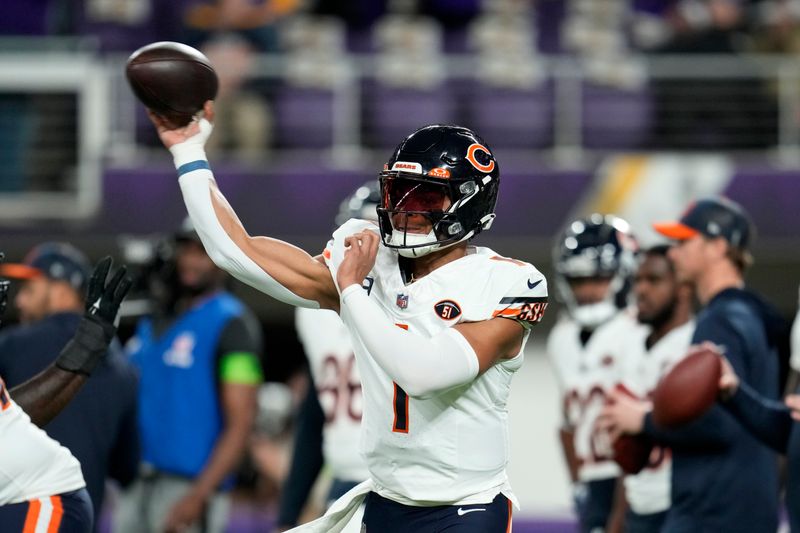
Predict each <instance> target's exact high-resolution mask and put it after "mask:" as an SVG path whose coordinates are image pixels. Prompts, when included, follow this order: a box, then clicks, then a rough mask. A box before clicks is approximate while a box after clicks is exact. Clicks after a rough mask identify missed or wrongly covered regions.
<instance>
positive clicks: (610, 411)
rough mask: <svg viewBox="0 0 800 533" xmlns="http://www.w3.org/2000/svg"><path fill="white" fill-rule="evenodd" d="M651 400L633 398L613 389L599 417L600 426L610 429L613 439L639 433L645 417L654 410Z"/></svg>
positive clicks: (598, 423)
mask: <svg viewBox="0 0 800 533" xmlns="http://www.w3.org/2000/svg"><path fill="white" fill-rule="evenodd" d="M652 408H653V407H652V405H651V404H650V403H649V402H644V401H642V400H637V399H635V398H631V397H630V396H628V395H627V394H624V393H623V392H620V391H618V390H616V389H615V390H612V391H611V392H610V393H609V395H608V402H607V403H606V405H605V407H603V410H602V411H601V412H600V416H599V417H598V418H597V425H598V427H599V428H601V429H603V430H605V431H608V432H609V434H610V435H611V438H612V440H617V439H618V438H619V436H620V435H623V434H627V435H638V434H639V433H641V432H642V429H643V427H644V417H645V415H646V414H647V413H648V412H649V411H650V410H652Z"/></svg>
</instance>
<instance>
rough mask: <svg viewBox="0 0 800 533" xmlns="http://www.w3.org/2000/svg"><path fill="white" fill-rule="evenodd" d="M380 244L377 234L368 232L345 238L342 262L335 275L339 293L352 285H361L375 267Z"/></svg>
mask: <svg viewBox="0 0 800 533" xmlns="http://www.w3.org/2000/svg"><path fill="white" fill-rule="evenodd" d="M380 242H381V241H380V237H379V236H378V234H377V233H375V232H374V231H369V230H364V231H361V232H359V233H354V234H353V235H351V236H349V237H347V238H345V240H344V245H345V253H344V260H343V261H342V264H341V265H339V271H338V272H337V274H336V283H338V285H339V290H340V291H342V290H344V289H345V288H346V287H349V286H350V285H353V284H356V285H361V283H362V282H363V281H364V278H366V277H367V274H369V272H370V270H372V267H373V266H375V258H376V257H377V256H378V246H380Z"/></svg>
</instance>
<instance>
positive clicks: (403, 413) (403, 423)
mask: <svg viewBox="0 0 800 533" xmlns="http://www.w3.org/2000/svg"><path fill="white" fill-rule="evenodd" d="M395 325H396V326H397V327H398V328H402V329H404V330H406V331H407V330H408V324H395ZM392 386H393V387H394V401H393V402H392V405H394V423H393V424H392V431H393V432H394V433H408V394H406V391H404V390H403V389H402V388H401V387H400V385H398V384H397V383H395V382H394V381H392Z"/></svg>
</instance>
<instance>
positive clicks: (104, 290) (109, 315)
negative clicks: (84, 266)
mask: <svg viewBox="0 0 800 533" xmlns="http://www.w3.org/2000/svg"><path fill="white" fill-rule="evenodd" d="M111 263H112V260H111V258H110V257H104V258H103V259H101V260H100V262H99V263H97V266H96V267H95V268H94V272H92V277H91V278H90V280H89V289H88V291H87V294H86V313H84V315H83V318H82V319H81V321H80V323H79V324H78V329H77V331H76V332H75V335H74V336H73V337H72V339H71V340H70V341H69V342H68V343H67V345H66V346H65V347H64V349H63V350H62V351H61V354H60V355H59V356H58V359H56V366H58V367H59V368H61V369H63V370H67V371H69V372H77V373H79V374H85V375H87V376H88V375H90V374H91V373H92V371H93V370H94V369H95V367H96V366H97V364H98V363H99V362H100V358H101V357H102V356H103V355H104V354H105V353H106V350H107V349H108V345H109V344H110V343H111V340H112V339H113V338H114V334H115V333H116V332H117V327H116V325H115V321H116V319H117V312H118V311H119V306H120V304H121V303H122V300H123V298H125V295H126V294H127V293H128V290H129V289H130V288H131V284H132V280H131V278H129V277H128V276H126V275H125V273H126V272H127V269H126V268H125V266H124V265H123V266H121V267H119V268H118V269H117V271H116V272H115V273H114V276H113V277H112V278H111V281H109V282H108V283H106V278H107V277H108V272H109V270H111Z"/></svg>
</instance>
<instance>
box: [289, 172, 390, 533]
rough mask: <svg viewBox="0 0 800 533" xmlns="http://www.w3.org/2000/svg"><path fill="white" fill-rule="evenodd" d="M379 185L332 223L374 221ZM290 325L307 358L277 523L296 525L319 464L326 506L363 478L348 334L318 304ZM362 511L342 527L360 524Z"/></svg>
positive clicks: (360, 192) (368, 186) (355, 197)
mask: <svg viewBox="0 0 800 533" xmlns="http://www.w3.org/2000/svg"><path fill="white" fill-rule="evenodd" d="M380 199H381V198H380V186H379V184H378V181H377V180H370V181H368V182H367V183H365V184H364V185H362V186H361V187H359V188H358V189H356V191H355V192H354V193H353V194H351V195H350V196H348V197H347V198H346V199H345V200H344V201H343V202H342V204H341V206H340V208H339V214H338V215H337V216H336V227H339V226H341V225H342V224H344V223H345V222H347V220H349V219H351V218H358V219H364V220H372V221H374V222H375V223H377V221H378V215H377V211H376V208H377V207H378V204H379V203H380ZM295 328H296V329H297V335H298V336H299V337H300V341H301V342H302V344H303V348H304V350H305V353H306V358H307V359H308V368H309V382H308V390H307V392H306V396H305V399H304V400H303V403H302V405H301V406H300V409H299V412H298V414H297V420H296V425H297V429H296V432H295V441H294V451H293V453H292V466H291V468H290V470H289V476H288V478H287V479H286V482H285V483H284V485H283V491H282V494H281V505H280V511H279V513H278V528H279V530H281V531H283V530H285V529H289V528H290V527H294V526H296V525H297V524H298V523H299V522H298V520H299V519H300V516H301V511H302V510H303V507H304V505H305V504H306V502H307V500H308V497H309V494H310V493H311V489H312V487H313V486H314V483H315V482H316V480H317V477H318V476H319V473H320V472H321V470H322V467H323V466H327V467H328V468H329V469H330V476H331V478H332V479H331V485H330V488H329V490H328V494H327V496H326V497H325V503H326V506H329V505H330V504H332V503H333V502H334V501H336V500H337V499H338V498H339V497H341V496H342V495H344V493H345V492H347V491H348V490H350V489H352V488H353V487H355V486H356V485H357V484H359V483H361V482H362V481H364V480H366V479H368V478H369V472H368V470H367V466H366V463H365V462H364V458H363V457H362V456H361V439H360V437H361V401H362V397H361V381H360V379H359V374H358V367H357V365H356V360H355V356H354V355H353V345H352V341H351V340H350V334H349V333H348V332H347V328H346V327H345V325H344V323H343V322H342V320H341V318H339V315H338V314H337V313H335V312H334V311H329V310H323V309H306V308H301V307H298V308H297V309H296V310H295ZM362 515H363V510H362V511H359V512H357V513H356V515H355V516H354V518H353V519H351V520H350V523H349V526H348V529H345V531H346V532H348V533H349V532H351V531H353V532H355V533H357V532H358V531H359V530H360V528H361V516H362Z"/></svg>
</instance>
